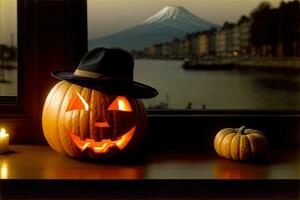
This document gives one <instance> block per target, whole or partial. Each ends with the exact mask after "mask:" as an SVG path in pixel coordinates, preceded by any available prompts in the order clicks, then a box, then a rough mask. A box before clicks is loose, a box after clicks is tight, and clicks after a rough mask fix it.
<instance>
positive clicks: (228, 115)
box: [0, 0, 300, 144]
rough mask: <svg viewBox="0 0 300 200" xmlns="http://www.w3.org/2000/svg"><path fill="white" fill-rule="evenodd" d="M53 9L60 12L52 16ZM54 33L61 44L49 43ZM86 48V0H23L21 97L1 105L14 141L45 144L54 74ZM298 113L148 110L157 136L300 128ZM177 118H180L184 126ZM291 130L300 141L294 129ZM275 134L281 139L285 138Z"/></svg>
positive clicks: (0, 117) (1, 121) (70, 66)
mask: <svg viewBox="0 0 300 200" xmlns="http://www.w3.org/2000/svg"><path fill="white" fill-rule="evenodd" d="M49 7H50V8H49ZM51 9H55V10H56V12H55V15H53V16H52V17H49V16H50V15H51ZM52 14H53V13H52ZM60 18H61V20H59V19H60ZM45 24H51V25H52V26H53V28H52V29H50V28H49V27H47V26H45ZM53 37H54V38H55V41H54V42H55V45H56V46H55V45H54V44H52V42H49V41H53V40H50V39H49V38H53ZM86 51H87V2H86V0H56V1H53V0H18V66H19V68H18V102H17V103H16V104H0V110H1V112H0V127H1V126H3V127H5V128H7V129H8V132H9V133H10V135H11V143H22V144H26V143H27V144H44V143H46V141H45V139H44V137H43V133H42V127H41V116H42V108H43V103H44V100H45V98H46V96H47V93H48V92H49V91H50V89H51V87H52V86H53V85H54V84H55V83H57V82H58V80H57V79H54V78H52V77H51V76H50V74H49V73H50V72H51V71H55V70H61V71H74V70H75V68H76V66H77V64H78V63H79V60H80V58H81V57H82V56H83V55H84V53H85V52H86ZM53 57H55V58H56V60H55V65H53ZM40 66H43V70H41V68H40ZM37 83H38V84H37ZM299 114H300V112H299V111H297V110H293V111H290V110H148V116H149V132H151V133H152V135H153V137H154V136H155V135H156V134H161V135H163V133H166V134H165V136H163V137H167V135H168V134H167V133H174V134H175V135H176V134H181V133H182V131H183V130H184V131H187V132H191V131H193V130H197V131H199V132H205V130H208V135H206V136H204V137H211V135H209V134H212V133H215V131H216V130H217V129H220V128H224V127H230V126H231V127H237V126H240V125H241V124H245V125H248V124H249V125H251V126H253V128H258V129H259V128H262V129H263V130H264V129H265V130H267V131H268V130H269V131H271V132H274V133H278V134H277V135H280V134H279V131H280V130H283V128H280V129H278V128H277V127H276V126H274V124H276V123H278V121H280V120H281V121H282V124H280V127H284V126H289V127H288V130H290V131H292V130H298V125H297V124H300V115H299ZM174 121H179V122H180V124H177V125H178V126H179V128H178V126H174ZM264 123H265V127H264V126H263V124H264ZM257 124H258V125H257ZM199 125H200V126H199ZM185 127H188V128H185ZM291 135H293V138H295V137H296V138H298V139H297V140H296V141H300V139H299V138H300V136H297V135H296V134H295V132H293V134H291ZM179 136H180V135H179ZM294 136H295V137H294ZM157 137H161V136H159V135H157ZM276 138H278V141H280V137H276ZM299 143H300V142H299Z"/></svg>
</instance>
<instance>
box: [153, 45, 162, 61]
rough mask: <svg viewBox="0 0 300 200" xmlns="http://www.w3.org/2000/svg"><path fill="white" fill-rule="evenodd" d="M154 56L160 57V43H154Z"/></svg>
mask: <svg viewBox="0 0 300 200" xmlns="http://www.w3.org/2000/svg"><path fill="white" fill-rule="evenodd" d="M154 49H155V50H154V52H155V53H154V57H156V58H161V57H162V44H155V45H154Z"/></svg>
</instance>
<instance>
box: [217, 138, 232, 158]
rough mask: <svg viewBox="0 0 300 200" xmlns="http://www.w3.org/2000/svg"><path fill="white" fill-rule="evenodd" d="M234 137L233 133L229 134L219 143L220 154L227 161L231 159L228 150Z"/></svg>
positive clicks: (229, 150)
mask: <svg viewBox="0 0 300 200" xmlns="http://www.w3.org/2000/svg"><path fill="white" fill-rule="evenodd" d="M234 136H235V134H234V133H229V134H227V135H226V136H225V137H224V138H223V141H222V143H221V149H220V151H221V153H222V154H223V155H224V156H225V157H226V158H229V159H232V158H231V149H230V146H231V142H232V138H233V137H234Z"/></svg>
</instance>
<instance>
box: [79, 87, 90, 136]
mask: <svg viewBox="0 0 300 200" xmlns="http://www.w3.org/2000/svg"><path fill="white" fill-rule="evenodd" d="M80 95H81V96H82V97H83V98H84V100H85V101H86V102H87V103H88V104H89V103H90V99H89V96H90V89H88V88H85V87H84V88H83V89H82V91H81V94H80ZM82 121H84V122H87V123H80V122H82ZM89 125H90V121H89V111H87V110H80V114H79V134H80V139H81V140H85V138H90V135H89Z"/></svg>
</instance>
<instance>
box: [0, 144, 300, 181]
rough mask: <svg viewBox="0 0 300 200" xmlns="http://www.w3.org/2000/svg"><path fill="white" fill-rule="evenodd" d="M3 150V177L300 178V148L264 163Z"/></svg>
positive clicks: (196, 155)
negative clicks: (114, 159)
mask: <svg viewBox="0 0 300 200" xmlns="http://www.w3.org/2000/svg"><path fill="white" fill-rule="evenodd" d="M10 150H11V152H10V153H8V154H5V155H0V178H1V180H2V181H5V180H23V179H30V180H120V179H126V180H157V179H168V180H170V179H174V180H218V179H221V180H223V179H230V180H240V179H245V180H249V179H252V180H253V179H254V180H258V179H260V180H278V179H281V180H286V179H288V180H292V179H294V180H298V179H300V173H299V162H300V156H299V155H300V151H299V149H298V150H294V149H290V150H272V152H271V153H270V159H269V160H270V161H269V162H267V163H263V164H250V163H240V162H234V161H230V160H226V159H223V158H220V157H219V156H217V155H216V153H214V152H208V151H199V152H192V153H191V152H178V151H177V152H174V151H172V152H165V153H159V154H158V153H153V154H149V155H145V159H143V161H141V162H137V163H136V164H126V163H121V164H120V163H119V164H107V163H106V164H103V163H89V162H82V161H78V160H74V159H71V158H69V157H67V156H64V155H60V154H58V153H56V152H55V151H53V150H52V149H51V148H50V147H49V146H48V145H11V146H10Z"/></svg>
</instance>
